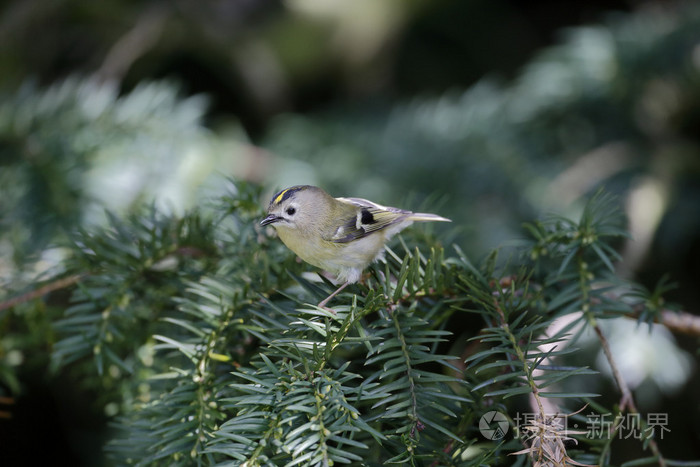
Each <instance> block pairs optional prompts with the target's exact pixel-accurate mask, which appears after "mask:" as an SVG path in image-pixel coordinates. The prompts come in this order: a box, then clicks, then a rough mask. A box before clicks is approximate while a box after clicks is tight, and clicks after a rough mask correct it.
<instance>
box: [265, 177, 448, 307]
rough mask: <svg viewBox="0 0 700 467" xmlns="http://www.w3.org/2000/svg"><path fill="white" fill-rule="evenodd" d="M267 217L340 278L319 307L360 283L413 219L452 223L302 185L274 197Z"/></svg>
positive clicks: (289, 241)
mask: <svg viewBox="0 0 700 467" xmlns="http://www.w3.org/2000/svg"><path fill="white" fill-rule="evenodd" d="M267 214H268V216H267V217H266V218H264V219H263V220H262V221H261V222H260V225H272V226H273V227H275V229H276V230H277V233H278V235H279V237H280V239H282V242H284V244H285V245H287V247H288V248H289V249H290V250H292V251H293V252H294V253H296V254H297V255H298V256H299V257H300V258H301V259H303V260H304V261H306V262H307V263H309V264H312V265H314V266H316V267H319V268H321V269H323V270H325V271H328V272H330V273H332V274H334V275H335V277H336V281H335V282H336V285H338V284H342V285H340V287H339V288H338V289H337V290H336V291H335V292H333V293H332V294H330V295H329V296H328V297H327V298H326V299H324V300H323V301H321V303H319V304H318V306H319V308H326V304H327V303H328V302H329V301H330V300H331V299H332V298H333V297H335V296H336V295H337V294H338V293H339V292H340V291H341V290H343V289H344V288H345V287H347V286H348V284H352V283H355V282H357V281H358V280H359V279H360V277H361V275H362V270H363V269H364V268H366V267H367V266H368V265H369V264H370V263H372V262H373V261H376V260H378V259H380V258H382V257H383V255H384V245H385V244H386V242H387V241H388V240H389V239H390V238H391V237H392V236H393V235H394V234H396V233H398V232H400V231H401V230H403V229H404V228H406V227H408V226H409V225H411V224H412V223H413V222H414V221H442V222H451V221H450V219H446V218H444V217H441V216H438V215H435V214H427V213H419V212H411V211H404V210H402V209H397V208H392V207H387V206H382V205H379V204H377V203H373V202H372V201H368V200H366V199H362V198H334V197H332V196H331V195H329V194H328V193H326V192H325V191H323V190H322V189H321V188H318V187H315V186H311V185H297V186H293V187H290V188H287V189H284V190H282V191H280V192H279V193H277V194H275V195H274V196H273V197H272V201H270V205H269V207H268V208H267Z"/></svg>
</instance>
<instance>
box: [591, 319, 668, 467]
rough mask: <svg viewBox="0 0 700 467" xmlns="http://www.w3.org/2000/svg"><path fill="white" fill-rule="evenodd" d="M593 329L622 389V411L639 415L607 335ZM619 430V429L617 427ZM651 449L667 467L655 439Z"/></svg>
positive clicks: (661, 466) (651, 441)
mask: <svg viewBox="0 0 700 467" xmlns="http://www.w3.org/2000/svg"><path fill="white" fill-rule="evenodd" d="M591 324H592V326H593V329H594V330H595V333H596V334H597V335H598V339H599V340H600V343H601V345H602V346H603V352H604V353H605V358H607V360H608V363H609V364H610V368H612V374H613V378H614V379H615V383H617V387H618V388H619V389H620V392H621V393H622V399H620V411H622V412H624V411H625V409H627V411H628V412H629V413H632V414H639V410H638V409H637V405H636V404H635V403H634V397H633V396H632V391H631V390H630V388H629V386H628V385H627V382H626V381H625V380H624V378H623V377H622V373H620V370H619V369H618V368H617V363H615V359H614V358H613V354H612V351H611V350H610V344H609V343H608V339H607V338H606V337H605V334H603V331H602V330H601V329H600V326H599V325H598V323H596V322H595V321H593V322H592V323H591ZM616 429H617V427H616ZM649 448H650V449H651V452H652V453H653V454H654V456H656V458H657V460H658V462H659V466H660V467H666V461H665V460H664V457H663V455H662V454H661V451H660V450H659V446H658V444H656V440H655V439H653V438H650V439H649Z"/></svg>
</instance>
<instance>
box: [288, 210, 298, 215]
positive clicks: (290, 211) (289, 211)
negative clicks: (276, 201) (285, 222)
mask: <svg viewBox="0 0 700 467" xmlns="http://www.w3.org/2000/svg"><path fill="white" fill-rule="evenodd" d="M295 212H297V210H296V209H294V208H287V215H289V216H293V215H294V213H295Z"/></svg>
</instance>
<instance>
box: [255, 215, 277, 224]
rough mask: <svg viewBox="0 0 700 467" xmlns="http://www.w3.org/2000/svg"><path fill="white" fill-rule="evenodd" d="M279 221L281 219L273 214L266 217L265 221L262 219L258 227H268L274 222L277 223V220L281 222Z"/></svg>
mask: <svg viewBox="0 0 700 467" xmlns="http://www.w3.org/2000/svg"><path fill="white" fill-rule="evenodd" d="M281 219H282V217H280V216H277V215H275V214H270V215H269V216H267V217H266V218H265V219H263V220H261V221H260V225H270V224H274V223H275V222H277V221H279V220H281Z"/></svg>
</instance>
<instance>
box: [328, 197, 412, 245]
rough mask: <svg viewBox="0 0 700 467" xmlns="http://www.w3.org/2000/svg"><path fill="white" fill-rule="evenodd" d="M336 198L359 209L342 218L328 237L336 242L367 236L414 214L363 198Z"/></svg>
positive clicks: (345, 241) (350, 240)
mask: <svg viewBox="0 0 700 467" xmlns="http://www.w3.org/2000/svg"><path fill="white" fill-rule="evenodd" d="M336 199H337V200H338V201H340V202H342V203H347V204H350V205H353V206H356V207H358V208H359V209H356V210H354V212H353V213H352V214H351V215H349V216H346V218H344V219H342V220H341V222H340V226H339V227H338V228H337V229H336V230H335V232H333V235H332V236H331V238H329V239H328V240H330V241H332V242H335V243H347V242H352V241H353V240H357V239H359V238H362V237H366V236H367V235H369V234H371V233H372V232H376V231H378V230H382V229H384V228H386V227H389V226H390V225H394V224H396V223H397V222H401V221H403V220H404V219H406V218H407V217H408V216H410V215H411V214H412V213H411V212H410V211H404V210H401V209H397V208H391V207H387V206H382V205H380V204H377V203H373V202H372V201H369V200H366V199H362V198H336Z"/></svg>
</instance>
